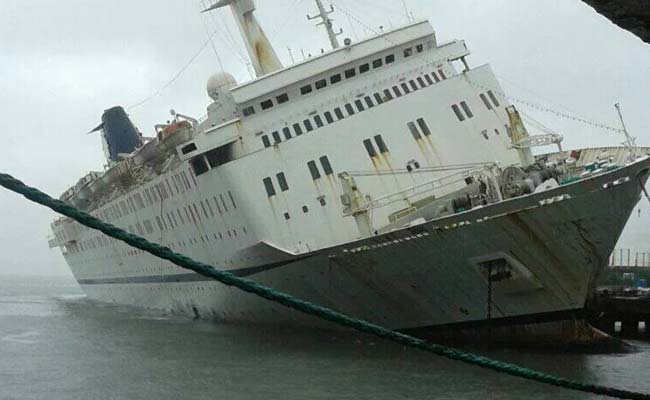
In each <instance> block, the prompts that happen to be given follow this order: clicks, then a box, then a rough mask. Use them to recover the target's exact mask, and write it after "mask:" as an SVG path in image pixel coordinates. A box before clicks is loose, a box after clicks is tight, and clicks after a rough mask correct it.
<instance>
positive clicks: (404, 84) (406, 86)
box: [400, 83, 411, 94]
mask: <svg viewBox="0 0 650 400" xmlns="http://www.w3.org/2000/svg"><path fill="white" fill-rule="evenodd" d="M400 86H401V87H402V90H404V93H406V94H409V93H411V89H409V87H408V85H407V84H406V83H402V84H401V85H400Z"/></svg>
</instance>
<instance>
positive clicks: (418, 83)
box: [262, 69, 447, 148]
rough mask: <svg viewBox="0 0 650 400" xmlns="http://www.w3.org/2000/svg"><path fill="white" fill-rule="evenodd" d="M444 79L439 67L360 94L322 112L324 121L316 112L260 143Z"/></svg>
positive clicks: (286, 136) (275, 141)
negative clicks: (388, 86) (392, 84)
mask: <svg viewBox="0 0 650 400" xmlns="http://www.w3.org/2000/svg"><path fill="white" fill-rule="evenodd" d="M444 79H447V76H446V75H445V73H444V72H443V71H442V69H439V70H438V71H433V72H431V73H429V74H425V75H423V76H420V77H417V78H415V79H411V80H409V81H408V82H403V83H401V84H399V85H395V86H393V87H392V88H390V89H384V90H383V92H376V93H374V94H373V95H372V96H362V97H360V98H358V99H356V100H354V101H353V102H352V103H347V104H345V105H344V106H343V107H336V108H335V109H334V110H332V112H330V111H326V112H325V113H323V117H324V118H325V121H323V117H321V116H320V115H319V114H316V115H314V116H313V117H312V118H309V119H305V120H303V121H302V123H295V124H293V125H292V126H291V127H288V126H286V127H284V128H282V130H281V131H273V132H271V135H270V137H269V135H262V144H263V145H264V147H265V148H267V147H271V146H273V145H277V144H280V143H282V142H283V141H284V140H289V139H291V138H293V137H294V136H300V135H302V134H304V133H306V132H311V131H313V130H314V129H317V128H322V127H323V126H325V122H326V123H327V124H332V123H334V122H336V121H340V120H342V119H344V118H346V117H351V116H353V115H354V114H356V113H358V112H363V111H365V110H367V109H370V108H373V107H375V106H377V105H379V104H383V103H385V102H387V101H390V100H393V99H395V98H398V97H402V96H404V95H406V94H409V93H412V92H414V91H416V90H419V89H423V88H425V87H428V86H430V85H433V84H435V83H438V82H440V81H442V80H444ZM346 114H347V115H346ZM283 137H284V139H283Z"/></svg>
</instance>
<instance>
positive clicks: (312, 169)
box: [307, 161, 321, 180]
mask: <svg viewBox="0 0 650 400" xmlns="http://www.w3.org/2000/svg"><path fill="white" fill-rule="evenodd" d="M307 168H309V173H310V174H311V179H313V180H316V179H320V177H321V175H320V171H319V170H318V167H317V166H316V163H315V162H314V161H309V162H308V163H307Z"/></svg>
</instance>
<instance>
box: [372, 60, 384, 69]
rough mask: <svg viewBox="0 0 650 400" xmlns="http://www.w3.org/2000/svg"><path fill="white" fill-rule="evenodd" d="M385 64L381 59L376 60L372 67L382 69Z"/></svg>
mask: <svg viewBox="0 0 650 400" xmlns="http://www.w3.org/2000/svg"><path fill="white" fill-rule="evenodd" d="M383 64H384V62H383V60H382V59H381V58H378V59H376V60H375V61H373V62H372V67H373V68H380V67H381V66H382V65H383Z"/></svg>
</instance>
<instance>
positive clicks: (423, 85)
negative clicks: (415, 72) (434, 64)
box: [418, 77, 427, 88]
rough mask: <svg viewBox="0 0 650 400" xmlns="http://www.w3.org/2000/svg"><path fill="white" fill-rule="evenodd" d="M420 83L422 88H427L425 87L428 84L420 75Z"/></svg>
mask: <svg viewBox="0 0 650 400" xmlns="http://www.w3.org/2000/svg"><path fill="white" fill-rule="evenodd" d="M418 83H419V84H420V87H421V88H425V87H427V84H426V83H424V79H422V78H420V77H418Z"/></svg>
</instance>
